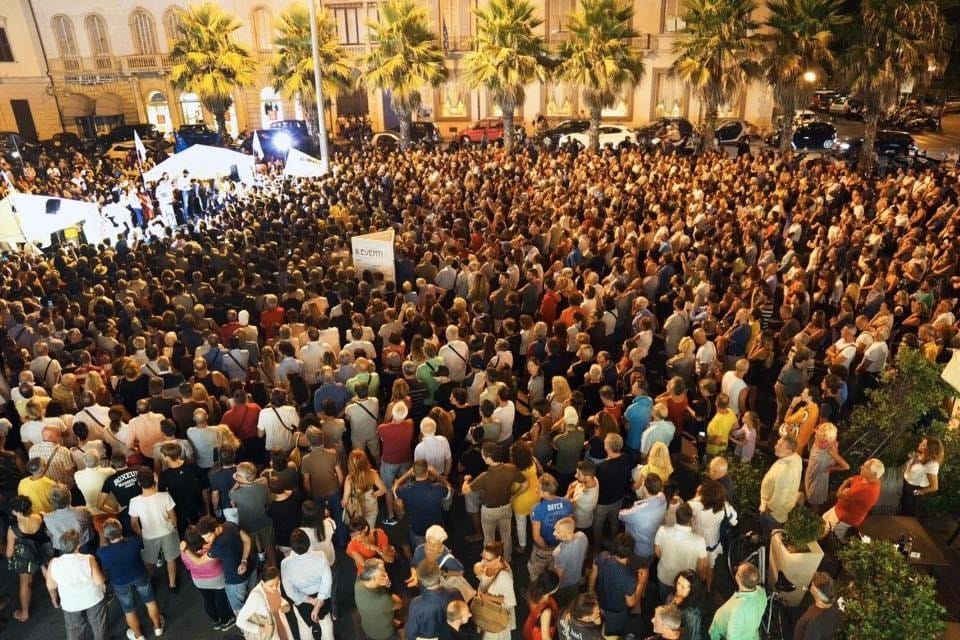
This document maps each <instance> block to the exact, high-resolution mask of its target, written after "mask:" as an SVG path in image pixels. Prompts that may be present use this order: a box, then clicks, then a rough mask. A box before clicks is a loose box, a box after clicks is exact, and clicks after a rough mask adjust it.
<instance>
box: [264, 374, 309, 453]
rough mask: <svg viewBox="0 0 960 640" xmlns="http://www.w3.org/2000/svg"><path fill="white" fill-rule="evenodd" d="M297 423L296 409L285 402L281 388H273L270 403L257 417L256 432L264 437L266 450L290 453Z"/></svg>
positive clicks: (298, 421)
mask: <svg viewBox="0 0 960 640" xmlns="http://www.w3.org/2000/svg"><path fill="white" fill-rule="evenodd" d="M298 424H300V416H299V415H298V414H297V410H296V409H295V408H294V407H292V406H290V405H288V404H286V395H285V394H284V392H283V391H282V390H280V389H274V390H273V392H272V393H271V395H270V404H269V405H267V406H266V407H264V408H263V409H262V410H261V411H260V417H259V418H258V419H257V434H258V435H259V436H260V437H261V438H266V442H265V446H266V450H267V451H283V452H284V453H290V452H291V451H292V450H293V448H294V447H295V446H296V445H297V425H298Z"/></svg>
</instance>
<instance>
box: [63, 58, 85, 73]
mask: <svg viewBox="0 0 960 640" xmlns="http://www.w3.org/2000/svg"><path fill="white" fill-rule="evenodd" d="M61 61H62V62H63V70H64V71H82V70H83V60H81V59H80V58H61Z"/></svg>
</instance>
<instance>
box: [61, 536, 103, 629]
mask: <svg viewBox="0 0 960 640" xmlns="http://www.w3.org/2000/svg"><path fill="white" fill-rule="evenodd" d="M58 542H59V543H60V545H61V549H63V554H62V555H60V556H59V557H57V558H54V559H53V560H51V561H50V565H49V567H48V569H47V591H48V592H49V593H50V600H51V601H52V602H53V606H54V607H55V608H57V609H62V610H63V620H64V623H65V625H66V632H67V633H66V636H67V638H71V639H72V638H85V637H87V635H91V636H92V637H93V638H95V639H96V640H100V639H101V638H108V637H109V634H108V633H107V628H108V625H107V614H108V610H107V599H106V598H105V597H104V596H105V595H106V591H107V588H106V585H107V578H106V576H105V575H103V571H102V570H101V569H100V565H99V564H97V561H96V559H94V557H93V556H92V555H89V554H86V553H81V552H80V551H79V547H80V534H79V533H77V532H76V531H75V530H70V531H67V532H66V533H64V534H63V535H62V536H61V537H60V540H59V541H58Z"/></svg>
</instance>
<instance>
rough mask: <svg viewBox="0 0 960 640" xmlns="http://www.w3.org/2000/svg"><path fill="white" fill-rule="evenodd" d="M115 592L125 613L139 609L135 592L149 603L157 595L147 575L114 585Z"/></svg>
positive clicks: (145, 602)
mask: <svg viewBox="0 0 960 640" xmlns="http://www.w3.org/2000/svg"><path fill="white" fill-rule="evenodd" d="M113 592H114V593H115V594H117V601H118V602H119V603H120V609H121V610H122V611H123V612H124V613H125V614H126V613H136V611H137V600H136V598H134V596H133V593H134V592H136V593H137V594H138V595H139V596H140V600H141V601H143V604H147V603H148V602H153V601H154V600H156V597H155V596H154V594H153V587H152V586H150V578H149V577H148V576H146V575H144V576H141V577H139V578H137V579H136V580H134V581H133V582H130V583H128V584H115V585H113ZM240 604H241V605H242V604H243V603H242V602H241V603H240Z"/></svg>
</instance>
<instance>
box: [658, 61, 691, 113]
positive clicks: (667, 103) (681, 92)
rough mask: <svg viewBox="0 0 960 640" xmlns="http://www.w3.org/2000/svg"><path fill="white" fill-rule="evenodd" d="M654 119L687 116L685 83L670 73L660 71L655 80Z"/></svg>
mask: <svg viewBox="0 0 960 640" xmlns="http://www.w3.org/2000/svg"><path fill="white" fill-rule="evenodd" d="M653 88H654V97H653V114H652V118H653V119H657V118H664V117H671V118H679V117H680V116H685V115H687V95H686V91H685V87H684V84H683V81H681V80H680V79H679V78H675V77H673V76H671V75H670V72H668V71H658V72H657V74H656V76H654V80H653Z"/></svg>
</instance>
